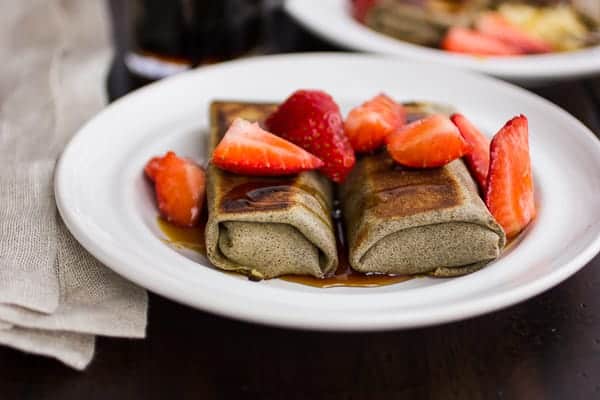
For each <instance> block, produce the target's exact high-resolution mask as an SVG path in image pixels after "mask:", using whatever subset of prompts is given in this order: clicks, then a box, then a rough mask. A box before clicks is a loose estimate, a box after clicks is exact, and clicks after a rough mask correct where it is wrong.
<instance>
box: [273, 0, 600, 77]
mask: <svg viewBox="0 0 600 400" xmlns="http://www.w3.org/2000/svg"><path fill="white" fill-rule="evenodd" d="M348 4H349V0H287V1H286V3H285V9H286V11H287V12H288V13H289V14H290V15H292V16H293V17H294V18H295V19H296V20H297V21H298V22H300V23H301V24H302V25H304V26H305V27H306V28H308V29H309V30H311V31H312V32H314V33H316V34H317V35H319V36H322V37H324V38H325V39H328V40H330V41H332V42H335V43H337V44H338V45H340V46H343V47H346V48H349V49H354V50H360V51H367V52H373V53H381V54H390V55H395V56H399V57H402V58H404V59H409V60H416V61H425V62H434V63H439V64H443V65H447V66H452V67H460V68H467V69H470V70H474V71H479V72H484V73H486V74H490V75H493V76H496V77H499V78H502V79H506V80H510V81H513V82H517V83H520V84H524V85H536V84H540V83H542V82H546V81H553V80H561V79H568V78H577V77H579V78H581V77H584V76H588V75H592V74H596V73H600V46H596V47H592V48H587V49H583V50H579V51H574V52H570V53H555V54H546V55H536V56H533V55H532V56H524V57H510V58H506V57H487V58H482V57H474V56H469V55H460V54H452V53H448V52H445V51H441V50H437V49H432V48H428V47H424V46H418V45H414V44H410V43H407V42H403V41H400V40H396V39H394V38H391V37H388V36H386V35H383V34H381V33H378V32H375V31H374V30H372V29H369V28H367V27H365V26H363V25H361V24H359V23H358V22H356V21H355V20H354V19H353V18H352V17H351V15H350V10H349V5H348Z"/></svg>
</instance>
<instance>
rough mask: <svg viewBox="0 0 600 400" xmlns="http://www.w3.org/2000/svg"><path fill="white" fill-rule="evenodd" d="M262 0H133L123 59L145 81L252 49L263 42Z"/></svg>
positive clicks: (230, 57) (239, 54) (227, 58)
mask: <svg viewBox="0 0 600 400" xmlns="http://www.w3.org/2000/svg"><path fill="white" fill-rule="evenodd" d="M263 2H264V0H135V1H131V3H130V4H131V6H132V7H131V9H130V10H129V12H130V18H131V24H130V35H131V43H130V48H129V51H128V54H127V56H126V59H125V63H126V65H127V67H128V69H129V71H130V72H131V73H132V74H133V75H135V76H137V77H139V78H142V79H147V80H154V79H160V78H163V77H166V76H169V75H172V74H174V73H177V72H181V71H184V70H187V69H189V68H192V67H195V66H198V65H204V64H211V63H215V62H219V61H224V60H229V59H233V58H237V57H240V56H244V55H247V54H250V53H252V52H253V51H254V50H255V49H256V48H257V46H258V45H259V43H260V40H261V36H262V33H263V32H262V27H263V23H262V20H263V17H264V11H263Z"/></svg>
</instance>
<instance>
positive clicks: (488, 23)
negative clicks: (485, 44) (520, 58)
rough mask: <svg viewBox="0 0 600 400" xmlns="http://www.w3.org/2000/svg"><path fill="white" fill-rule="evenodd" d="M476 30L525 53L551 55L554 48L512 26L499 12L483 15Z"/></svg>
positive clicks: (476, 24) (477, 22) (479, 18)
mask: <svg viewBox="0 0 600 400" xmlns="http://www.w3.org/2000/svg"><path fill="white" fill-rule="evenodd" d="M475 28H476V29H477V30H478V31H479V32H481V33H482V34H484V35H487V36H490V37H493V38H496V39H498V40H501V41H502V42H504V43H506V44H508V45H511V46H514V47H516V48H518V49H521V50H522V51H523V52H524V53H549V52H551V51H552V46H550V45H549V44H548V43H546V42H545V41H543V40H542V39H538V38H536V37H534V36H532V35H530V34H529V33H527V32H525V31H524V30H522V29H521V28H519V27H518V26H516V25H514V24H512V23H511V22H510V21H509V20H507V19H506V18H504V17H503V16H502V14H500V13H497V12H487V13H483V14H481V15H480V16H479V17H478V18H477V20H476V21H475Z"/></svg>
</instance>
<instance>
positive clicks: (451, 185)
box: [363, 153, 461, 218]
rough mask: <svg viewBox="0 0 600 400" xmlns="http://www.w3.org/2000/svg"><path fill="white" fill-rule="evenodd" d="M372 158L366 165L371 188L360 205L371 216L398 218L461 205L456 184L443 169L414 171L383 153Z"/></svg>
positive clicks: (457, 184)
mask: <svg viewBox="0 0 600 400" xmlns="http://www.w3.org/2000/svg"><path fill="white" fill-rule="evenodd" d="M376 157H377V160H376V161H375V162H370V163H369V164H368V165H367V171H366V172H367V173H366V175H367V177H368V178H367V179H368V181H369V183H370V185H371V191H370V193H369V195H368V196H366V197H365V200H364V201H365V204H364V205H363V206H364V208H365V209H368V210H370V211H371V212H373V213H374V214H375V215H377V216H379V217H390V218H391V217H393V218H402V217H406V216H409V215H413V214H418V213H423V212H427V211H431V210H441V209H446V208H452V207H456V206H458V205H460V204H461V197H460V188H459V183H458V182H456V180H455V179H454V178H452V177H451V176H450V175H449V174H448V172H447V171H446V170H445V169H444V168H432V169H428V170H423V169H419V170H415V169H409V168H403V167H400V166H398V165H395V164H394V162H393V161H392V159H391V158H390V157H389V156H388V155H387V154H385V153H381V154H379V155H377V156H376ZM390 170H394V173H392V174H390Z"/></svg>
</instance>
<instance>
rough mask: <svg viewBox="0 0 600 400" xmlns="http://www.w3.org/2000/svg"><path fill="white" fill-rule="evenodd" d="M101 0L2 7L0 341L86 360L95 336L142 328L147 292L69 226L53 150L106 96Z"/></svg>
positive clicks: (26, 1)
mask: <svg viewBox="0 0 600 400" xmlns="http://www.w3.org/2000/svg"><path fill="white" fill-rule="evenodd" d="M105 7H106V2H105V1H103V0H89V1H81V0H20V1H14V2H10V4H6V6H5V7H3V8H2V12H1V13H0V59H1V60H2V63H3V67H2V70H1V72H0V344H5V345H8V346H12V347H15V348H18V349H21V350H23V351H27V352H31V353H36V354H42V355H46V356H51V357H55V358H57V359H59V360H60V361H62V362H64V363H65V364H67V365H69V366H71V367H74V368H77V369H83V368H85V367H86V366H87V365H88V364H89V362H90V361H91V359H92V357H93V354H94V343H95V340H94V338H95V335H106V336H120V337H130V338H141V337H144V335H145V329H146V310H147V302H148V300H147V294H146V292H145V291H144V290H143V289H141V288H139V287H137V286H135V285H133V284H131V283H130V282H127V281H126V280H124V279H122V278H121V277H120V276H118V275H116V274H115V273H113V272H112V271H110V270H109V269H108V268H106V267H105V266H103V265H102V264H100V263H99V262H98V261H97V260H96V259H94V258H93V257H92V256H91V255H90V254H89V253H87V252H86V251H85V250H84V249H83V248H82V247H81V246H80V245H79V243H77V241H76V240H75V239H74V238H73V237H72V236H71V234H70V233H69V231H68V230H67V229H66V227H65V225H64V224H63V222H62V220H61V218H60V215H59V214H58V212H57V209H56V205H55V202H54V192H53V185H52V179H53V173H54V167H55V164H56V159H57V158H58V156H59V155H60V152H61V150H62V149H63V147H64V146H65V144H66V143H67V142H68V140H69V138H70V137H71V136H72V135H73V133H74V132H75V131H76V130H77V129H78V128H79V127H80V126H81V125H82V124H83V123H84V122H85V121H86V120H87V119H89V118H90V117H91V116H92V115H93V114H94V113H96V112H97V111H98V110H100V109H101V108H102V107H103V106H104V105H105V104H106V93H105V87H106V85H105V78H106V74H107V71H108V66H109V63H110V59H111V50H110V41H109V27H108V23H107V21H108V15H107V10H106V9H105Z"/></svg>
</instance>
